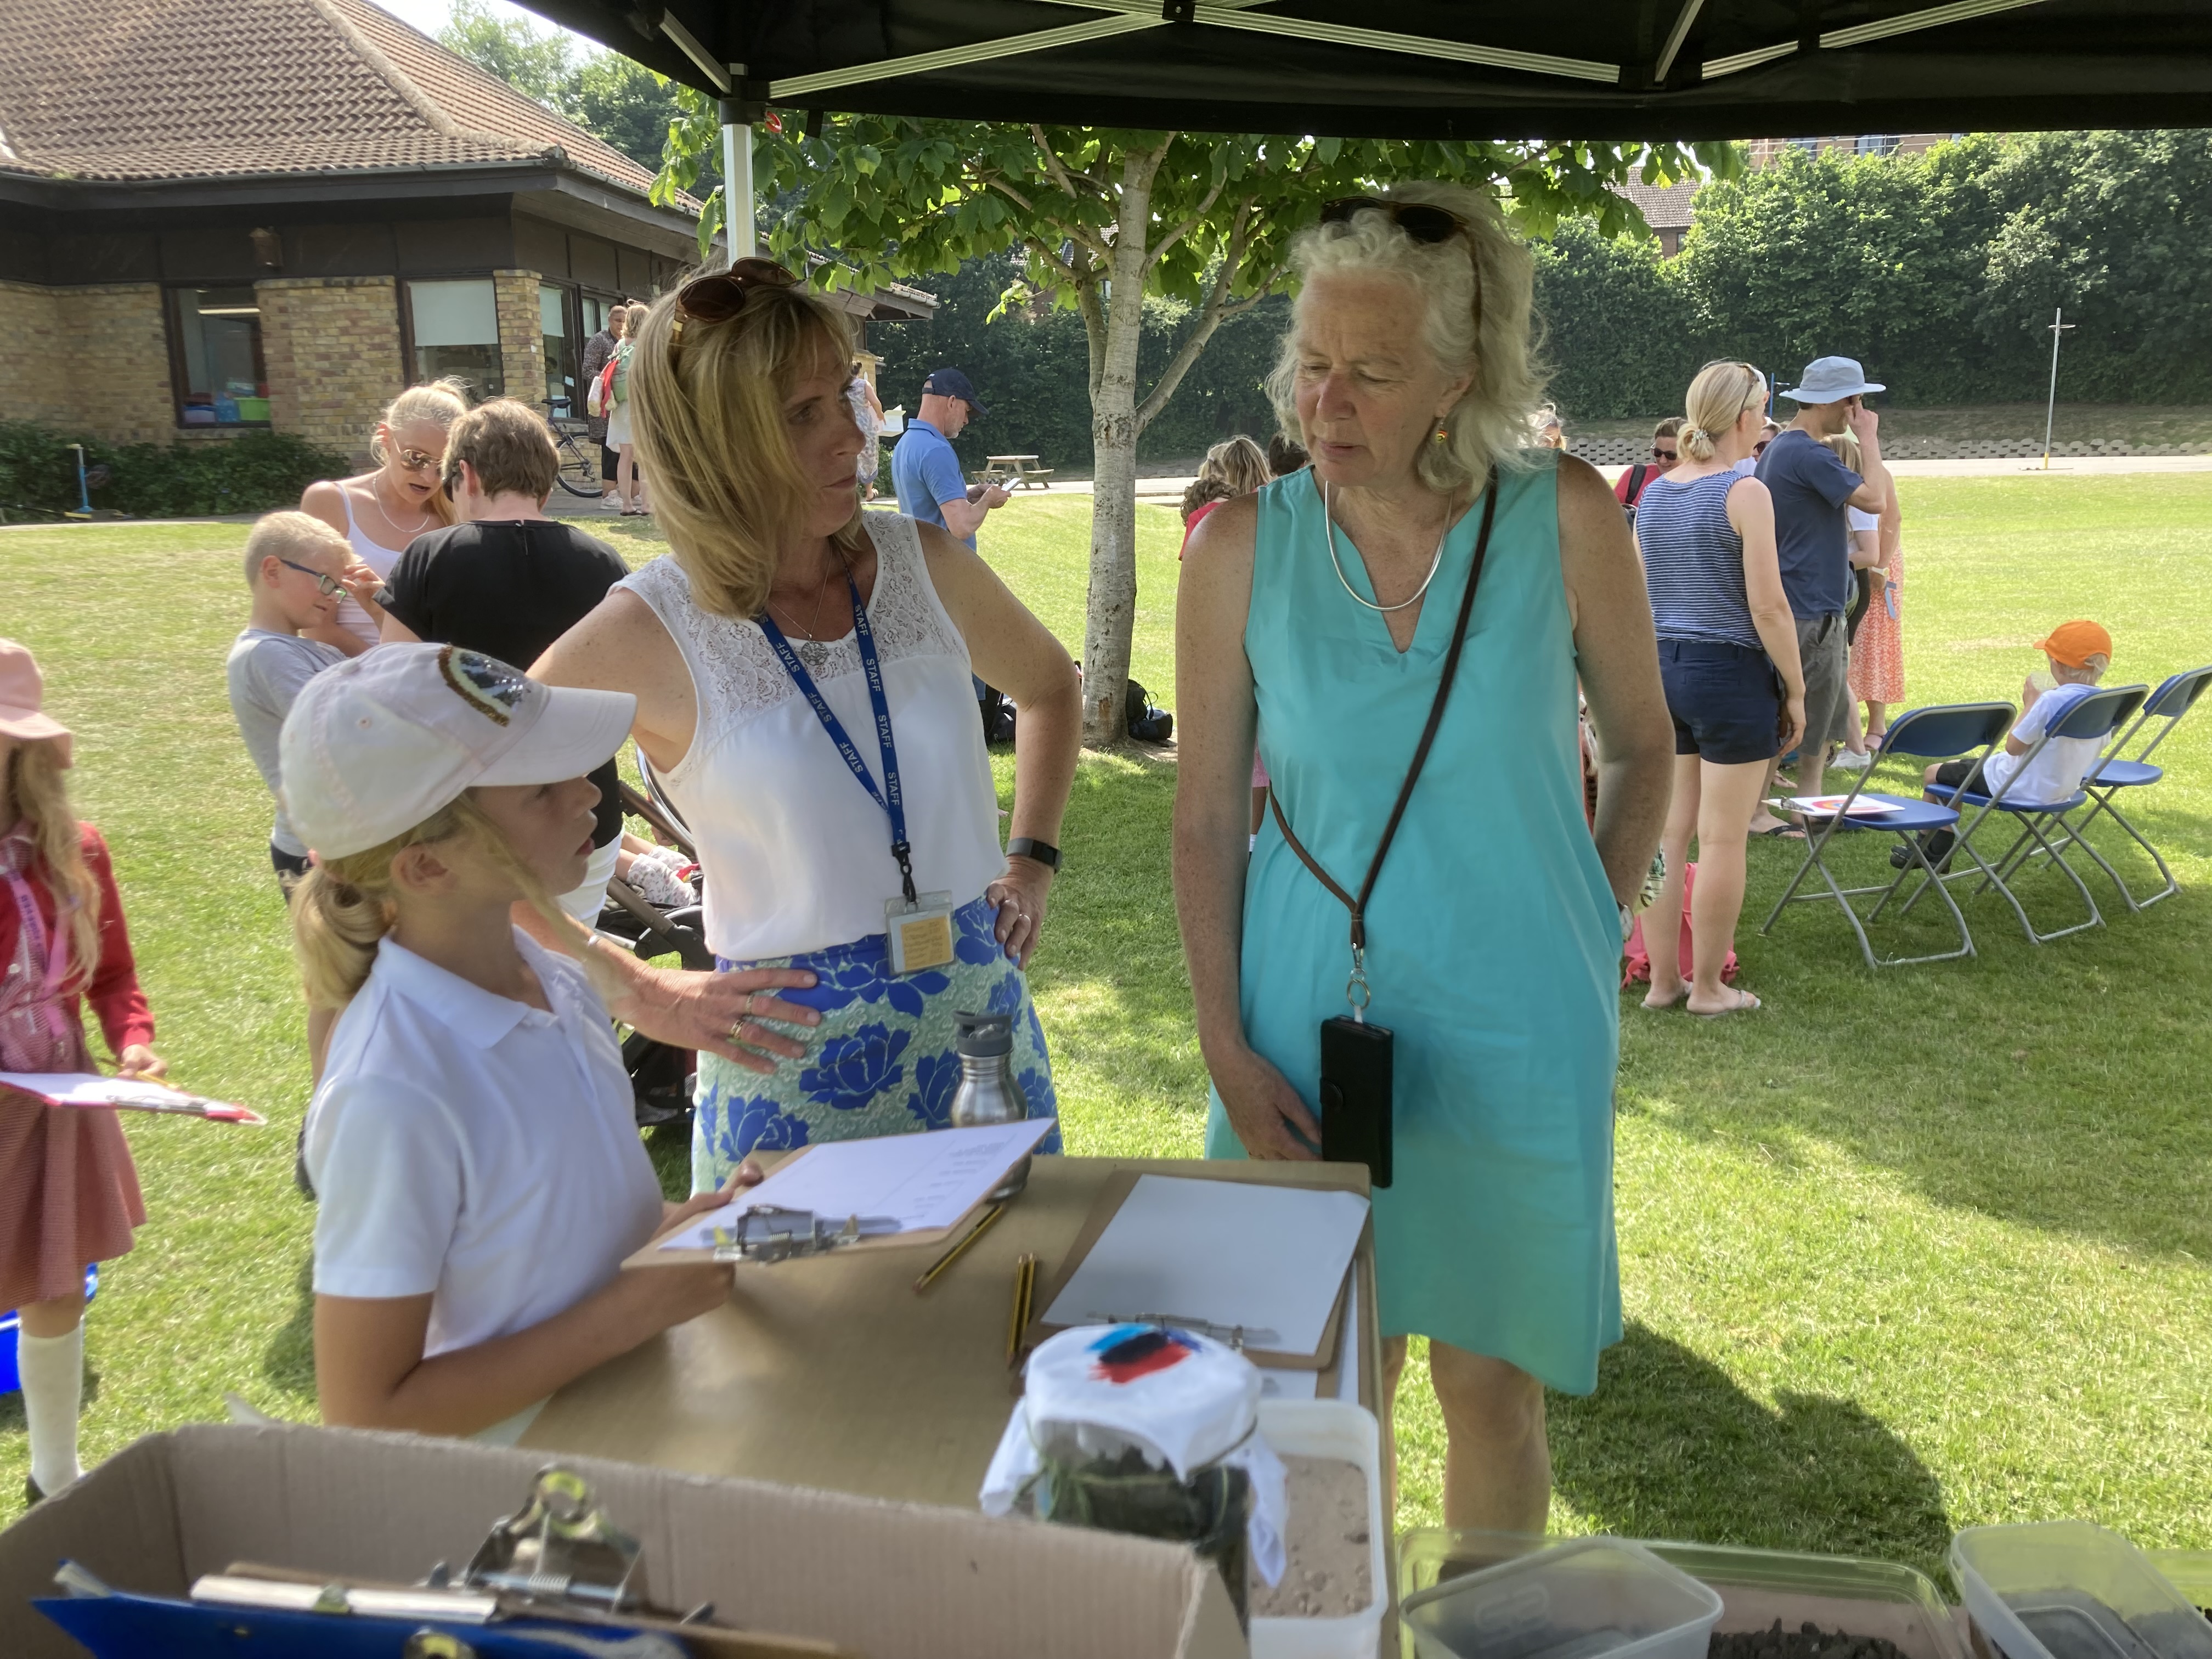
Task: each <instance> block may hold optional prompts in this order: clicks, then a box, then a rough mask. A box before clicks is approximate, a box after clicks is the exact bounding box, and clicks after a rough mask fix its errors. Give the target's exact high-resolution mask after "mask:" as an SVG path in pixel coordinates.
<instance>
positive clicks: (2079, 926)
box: [1990, 814, 2105, 945]
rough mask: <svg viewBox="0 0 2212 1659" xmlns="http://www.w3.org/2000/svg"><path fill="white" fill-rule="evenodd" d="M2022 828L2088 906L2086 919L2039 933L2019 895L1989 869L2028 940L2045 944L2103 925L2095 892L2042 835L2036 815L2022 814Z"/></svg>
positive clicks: (2102, 916) (2101, 913)
mask: <svg viewBox="0 0 2212 1659" xmlns="http://www.w3.org/2000/svg"><path fill="white" fill-rule="evenodd" d="M2044 816H2045V817H2048V816H2049V815H2048V814H2045V815H2044ZM2021 832H2022V833H2023V834H2025V835H2027V836H2032V837H2033V839H2034V841H2035V842H2036V844H2037V845H2038V846H2039V847H2040V848H2042V849H2043V850H2044V851H2045V853H2048V854H2050V855H2051V863H2052V865H2054V866H2056V867H2057V868H2058V869H2060V870H2063V871H2064V872H2066V879H2067V880H2069V881H2070V882H2072V883H2073V884H2074V890H2075V892H2076V893H2078V894H2080V895H2081V902H2082V903H2083V904H2084V905H2085V906H2087V908H2088V912H2089V917H2088V920H2087V921H2077V922H2075V924H2074V925H2073V926H2072V927H2060V928H2057V929H2056V930H2054V931H2053V932H2051V933H2038V932H2037V931H2036V930H2035V925H2034V924H2033V922H2031V921H2028V919H2027V910H2026V909H2024V908H2022V907H2021V902H2020V900H2019V898H2018V897H2017V896H2015V894H2014V892H2013V890H2012V889H2011V887H2010V886H2008V885H2007V884H2005V883H2004V882H2003V881H2002V879H1998V878H1997V877H1996V872H1995V871H1994V870H1992V871H1990V878H1991V879H1993V880H1996V884H1997V890H1999V891H2000V892H2002V894H2003V895H2004V896H2006V897H2007V898H2008V899H2010V900H2011V901H2012V908H2013V912H2014V914H2015V915H2017V916H2019V918H2020V925H2021V927H2022V928H2023V929H2024V930H2025V931H2026V932H2027V940H2028V943H2029V944H2031V945H2048V944H2049V943H2050V942H2051V940H2053V939H2064V938H2065V937H2066V936H2067V935H2068V934H2069V933H2084V932H2086V931H2087V930H2088V929H2089V928H2092V927H2103V926H2104V925H2105V917H2104V914H2103V912H2101V911H2100V910H2099V909H2098V908H2097V900H2096V896H2095V895H2093V894H2092V893H2091V892H2090V891H2089V884H2087V882H2085V881H2083V880H2082V879H2081V872H2079V871H2077V870H2075V867H2074V866H2072V865H2070V864H2069V863H2067V861H2066V860H2064V859H2063V857H2061V856H2060V855H2059V853H2058V850H2057V848H2054V847H2052V846H2051V843H2050V842H2049V841H2048V840H2046V839H2045V836H2044V834H2043V830H2042V828H2041V826H2040V824H2039V823H2038V821H2037V819H2036V818H2035V817H2023V818H2022V819H2021Z"/></svg>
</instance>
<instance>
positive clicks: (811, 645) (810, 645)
mask: <svg viewBox="0 0 2212 1659" xmlns="http://www.w3.org/2000/svg"><path fill="white" fill-rule="evenodd" d="M837 556H838V557H839V558H840V559H841V560H842V559H844V557H845V556H844V553H843V550H842V549H841V550H839V552H838V555H837ZM833 574H834V573H833ZM844 574H846V575H847V576H848V577H850V576H851V575H852V574H853V567H852V563H851V562H850V561H849V560H847V561H846V562H845V571H844ZM828 598H829V576H828V575H824V576H823V578H822V584H821V586H818V587H817V588H816V589H815V590H814V616H813V617H812V619H811V621H809V622H808V623H807V624H806V626H805V628H804V629H800V630H799V631H800V632H802V633H803V634H804V635H805V639H803V640H802V641H800V642H799V661H801V662H803V663H805V665H807V667H809V668H810V669H818V668H820V667H821V666H822V665H823V663H825V662H827V661H829V647H828V646H827V645H825V644H823V642H822V641H821V640H820V639H818V638H817V637H816V636H817V635H818V634H819V633H820V632H821V629H822V605H823V601H824V600H826V599H828ZM768 608H769V610H771V611H783V607H782V606H781V605H778V604H777V603H776V602H775V600H774V599H770V600H769V601H768ZM783 614H784V616H785V617H786V619H787V620H788V621H789V622H790V623H791V625H792V626H793V628H795V629H796V628H798V627H799V618H798V617H796V616H794V615H793V614H792V613H791V612H790V611H784V612H783Z"/></svg>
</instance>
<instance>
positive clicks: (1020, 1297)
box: [1006, 1255, 1037, 1370]
mask: <svg viewBox="0 0 2212 1659" xmlns="http://www.w3.org/2000/svg"><path fill="white" fill-rule="evenodd" d="M1036 1266H1037V1260H1036V1257H1035V1256H1033V1255H1024V1257H1023V1258H1022V1259H1021V1260H1020V1261H1017V1262H1016V1263H1014V1306H1013V1311H1012V1315H1011V1316H1010V1317H1009V1319H1008V1321H1007V1325H1006V1365H1007V1368H1008V1369H1009V1370H1011V1369H1012V1366H1013V1364H1014V1362H1015V1361H1016V1360H1017V1359H1018V1358H1020V1357H1021V1352H1022V1333H1023V1332H1024V1331H1026V1330H1027V1329H1029V1327H1030V1307H1031V1305H1032V1304H1033V1303H1034V1301H1035V1299H1036Z"/></svg>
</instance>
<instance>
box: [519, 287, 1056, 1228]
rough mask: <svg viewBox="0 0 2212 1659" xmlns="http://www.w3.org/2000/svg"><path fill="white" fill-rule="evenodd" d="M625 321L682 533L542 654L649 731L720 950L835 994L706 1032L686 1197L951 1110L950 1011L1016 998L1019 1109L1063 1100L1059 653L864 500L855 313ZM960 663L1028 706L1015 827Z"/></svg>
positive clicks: (969, 566)
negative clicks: (1057, 904)
mask: <svg viewBox="0 0 2212 1659" xmlns="http://www.w3.org/2000/svg"><path fill="white" fill-rule="evenodd" d="M634 338H635V341H636V349H635V355H634V356H633V357H632V359H631V366H630V386H631V395H632V408H633V409H634V410H635V419H636V428H637V440H636V441H637V443H638V447H639V448H640V450H641V452H642V453H643V455H644V459H645V464H646V470H647V472H648V473H650V475H651V476H652V477H653V490H654V495H655V500H656V503H657V506H656V511H657V512H658V513H659V518H660V523H661V525H662V526H663V527H664V528H665V530H666V531H667V532H668V539H669V543H670V545H671V548H672V550H673V556H672V557H670V558H665V559H663V560H660V561H659V562H656V563H653V564H651V565H648V566H647V567H646V568H644V569H642V570H641V571H640V572H639V573H638V574H636V575H635V576H633V577H631V578H630V579H629V580H628V581H625V582H623V583H621V584H620V585H618V586H617V588H616V590H615V591H614V592H611V593H610V594H609V595H608V597H607V599H606V601H605V604H603V605H600V606H599V609H598V610H596V611H593V612H592V614H591V615H590V616H589V617H586V618H585V619H584V620H583V621H582V622H581V623H578V624H577V626H576V627H575V628H574V629H571V630H570V631H569V632H568V634H567V635H564V636H563V637H562V639H561V640H560V641H557V642H556V644H555V645H554V646H553V647H552V648H551V649H550V651H549V652H547V653H546V654H545V655H544V657H543V658H541V659H539V661H538V665H537V666H536V669H535V673H536V674H537V676H538V678H543V679H545V680H547V681H549V682H550V683H551V684H566V685H585V686H599V687H603V688H605V689H608V690H623V691H628V692H630V693H632V694H633V695H634V696H636V697H637V699H638V710H637V724H636V726H635V727H634V728H633V735H634V736H635V738H636V739H637V743H638V746H639V748H640V749H641V750H643V752H644V754H645V756H646V757H647V759H648V760H650V761H651V762H652V763H653V766H654V768H655V769H657V770H658V771H659V774H660V776H661V779H662V781H663V783H664V784H665V787H667V790H668V793H669V794H670V796H671V799H673V800H674V802H675V804H676V805H677V807H678V810H679V811H681V812H682V813H683V814H684V818H685V820H686V822H687V823H689V824H690V829H691V832H692V835H693V836H694V838H695V840H696V843H697V847H698V851H699V860H700V863H701V864H702V866H703V868H704V870H705V872H706V894H707V898H706V905H707V910H706V927H707V942H708V945H710V946H711V947H712V948H713V949H714V954H715V957H716V961H717V965H718V967H719V968H720V969H723V970H725V971H729V972H740V973H744V974H746V975H748V979H747V981H746V982H747V983H749V984H756V985H762V986H767V987H792V988H789V989H787V990H784V991H783V993H782V994H783V995H784V997H785V999H786V1000H787V1001H788V1002H792V1003H798V1004H800V1005H803V1006H807V1007H811V1008H812V1009H813V1010H815V1011H816V1012H817V1013H818V1014H819V1016H820V1024H818V1025H817V1026H814V1027H811V1028H808V1027H801V1026H798V1025H795V1024H788V1023H787V1022H784V1021H781V1020H778V1019H776V1018H775V1010H776V1009H777V1006H778V1005H776V1004H775V1003H774V1002H772V1001H769V1000H768V999H767V998H766V997H764V996H761V995H759V994H755V996H754V997H753V998H751V999H750V1000H749V1001H748V1004H747V1005H746V1006H745V1008H744V1014H745V1016H746V1017H747V1018H743V1019H740V1020H739V1021H738V1023H737V1024H734V1025H733V1026H732V1028H731V1030H729V1032H728V1033H727V1036H728V1039H729V1040H728V1041H726V1042H721V1043H719V1044H713V1045H710V1049H709V1051H708V1052H702V1054H701V1055H700V1065H699V1092H698V1110H697V1114H696V1120H695V1124H694V1129H693V1139H692V1184H693V1188H694V1190H695V1191H704V1190H708V1189H709V1188H714V1187H715V1186H718V1185H719V1184H720V1182H722V1180H723V1179H724V1178H725V1177H726V1175H727V1173H728V1172H729V1170H731V1169H732V1168H733V1167H734V1166H735V1165H736V1164H738V1162H740V1161H741V1160H742V1159H743V1158H744V1156H745V1155H746V1154H747V1153H748V1152H752V1151H753V1150H755V1149H756V1148H762V1149H767V1150H771V1151H773V1150H777V1149H781V1148H787V1147H793V1146H802V1145H805V1144H806V1143H808V1142H810V1141H814V1140H823V1139H850V1138H853V1137H857V1136H863V1135H883V1134H896V1133H903V1132H906V1131H910V1130H919V1129H934V1128H942V1127H945V1126H946V1124H947V1123H948V1122H949V1121H950V1120H949V1112H950V1109H951V1098H952V1093H953V1089H954V1086H955V1085H957V1081H958V1079H959V1074H960V1065H959V1060H958V1057H957V1054H955V1052H954V1048H953V1025H954V1022H953V1015H954V1013H955V1012H956V1011H959V1012H977V1013H984V1012H991V1013H1003V1014H1006V1015H1008V1016H1010V1017H1011V1019H1012V1029H1013V1054H1012V1070H1013V1073H1014V1075H1015V1076H1016V1078H1017V1079H1018V1080H1019V1081H1020V1083H1021V1085H1022V1088H1023V1091H1024V1094H1026V1095H1027V1097H1028V1098H1029V1103H1030V1114H1031V1115H1033V1116H1044V1115H1051V1114H1053V1113H1054V1110H1055V1105H1056V1103H1055V1101H1054V1093H1053V1087H1052V1073H1051V1066H1050V1061H1049V1059H1048V1055H1047V1054H1046V1051H1045V1045H1044V1033H1043V1030H1042V1028H1041V1027H1040V1025H1039V1024H1038V1022H1037V1018H1036V1011H1035V1009H1034V1008H1033V1007H1032V1006H1030V997H1029V989H1028V985H1027V981H1025V980H1024V977H1023V975H1022V972H1021V969H1022V968H1023V966H1024V964H1025V963H1027V961H1028V960H1029V956H1030V951H1032V950H1033V949H1034V948H1035V946H1036V940H1037V934H1038V929H1039V927H1040V925H1041V924H1042V921H1043V918H1044V912H1045V902H1046V896H1047V892H1048V889H1049V887H1050V884H1051V881H1052V875H1053V872H1054V868H1056V867H1057V865H1058V861H1059V854H1058V851H1057V849H1056V848H1054V846H1053V845H1052V843H1053V842H1056V841H1057V840H1058V839H1059V836H1060V813H1061V811H1062V810H1063V809H1064V807H1065V806H1066V800H1067V793H1068V788H1069V786H1070V784H1071V783H1072V781H1073V777H1074V772H1075V762H1076V757H1077V754H1078V752H1079V746H1080V741H1081V736H1080V722H1081V714H1082V704H1081V689H1080V680H1079V677H1078V676H1077V674H1076V672H1075V668H1074V665H1073V662H1071V661H1070V660H1069V658H1068V654H1067V652H1066V649H1065V648H1064V647H1061V646H1060V644H1059V642H1058V641H1055V640H1054V638H1053V637H1052V635H1050V634H1049V633H1048V632H1047V631H1046V629H1045V628H1044V626H1043V625H1042V623H1039V622H1038V621H1037V620H1036V617H1033V616H1031V615H1030V613H1029V611H1026V610H1025V609H1024V608H1023V606H1022V605H1021V603H1020V601H1018V599H1015V598H1014V597H1013V595H1012V594H1011V593H1010V592H1007V591H1006V587H1005V586H1003V585H1002V584H1001V583H1000V581H999V580H998V578H997V577H996V576H994V575H993V574H992V573H991V571H990V569H989V568H988V567H987V566H986V565H984V564H983V563H982V562H981V560H979V559H978V558H977V557H976V556H975V554H973V553H971V552H970V551H969V550H968V549H966V548H965V547H963V546H962V545H961V544H958V543H957V542H955V541H954V540H953V539H952V538H951V537H950V536H948V535H947V534H945V532H944V530H943V529H941V528H940V527H939V526H932V525H919V524H916V523H915V521H914V520H910V519H906V518H902V517H899V516H898V515H896V514H894V513H866V514H864V513H862V512H861V511H860V500H859V491H858V489H857V487H856V483H855V463H856V461H857V459H858V457H859V455H860V450H861V447H862V445H863V441H864V440H863V438H862V436H861V434H860V429H859V428H858V427H857V426H856V425H855V424H854V419H853V415H852V410H851V405H850V404H848V401H847V398H846V394H845V384H846V381H847V380H848V376H849V374H850V369H849V368H848V365H849V363H850V362H851V343H850V338H849V336H848V331H847V328H846V324H845V321H844V319H843V317H842V314H841V313H837V312H836V311H833V310H831V309H830V308H829V307H828V306H826V305H824V304H823V303H822V302H821V301H819V300H817V299H816V298H814V297H813V296H811V295H810V294H808V292H807V291H806V290H805V289H804V288H803V287H799V286H793V279H792V278H791V277H790V276H789V275H788V274H787V273H786V272H784V271H783V270H781V268H780V267H778V266H775V265H774V264H770V263H769V262H768V261H766V260H757V259H748V260H743V261H740V262H739V264H738V267H737V269H736V270H734V271H733V272H731V273H726V274H720V275H716V276H708V277H701V278H699V279H698V280H696V281H695V282H693V283H689V284H687V285H686V286H685V287H684V289H682V290H681V291H680V292H679V293H678V294H677V295H673V296H671V297H670V298H667V299H664V300H662V301H659V303H658V304H657V305H655V306H654V307H653V309H652V311H651V313H650V314H649V315H648V316H647V318H646V319H645V321H644V323H643V325H642V327H641V330H639V331H635V334H634ZM971 673H980V674H981V675H982V676H983V677H984V678H987V680H988V681H989V682H990V683H991V684H994V685H995V686H999V687H1000V688H1002V689H1003V690H1005V691H1006V693H1007V695H1009V696H1012V698H1013V700H1014V702H1015V705H1016V707H1017V708H1018V710H1019V714H1020V718H1019V723H1018V726H1017V728H1016V730H1017V733H1018V735H1017V739H1016V753H1015V785H1014V801H1013V811H1012V822H1011V824H1010V826H1009V828H1010V830H1011V834H1012V840H1011V841H1010V842H1008V845H1007V848H1006V850H1005V851H1002V850H1001V848H1000V842H999V833H998V829H999V811H998V794H997V790H996V788H995V786H994V781H993V778H992V773H991V764H990V757H989V755H988V753H987V751H986V750H985V748H984V744H983V734H982V726H981V720H980V718H979V715H978V713H977V709H976V706H975V692H974V689H973V682H972V680H971V679H970V675H971ZM885 724H887V725H888V726H889V727H890V734H891V744H890V748H891V751H892V754H893V755H895V766H896V772H895V777H896V787H895V788H894V787H892V782H891V780H892V777H893V766H892V765H890V764H887V758H889V757H887V756H886V753H885V750H884V744H883V743H882V741H881V736H880V727H881V726H883V725H885ZM833 727H834V728H835V732H834V734H833V731H832V728H833ZM893 806H896V808H897V809H898V816H897V817H896V820H895V818H894V815H893V812H892V811H891V808H892V807H893ZM895 821H896V822H899V823H902V824H903V826H904V840H903V843H902V844H898V845H895V842H896V839H897V838H896V836H895V835H894V832H893V829H892V825H893V823H894V822H895ZM1009 854H1012V856H1009ZM948 912H949V914H947V913H948ZM932 918H936V919H937V920H935V921H933V920H932ZM892 927H896V928H897V929H898V938H899V941H900V942H901V943H904V944H907V945H909V946H910V947H911V949H910V951H909V954H908V959H907V960H906V961H905V962H904V963H901V962H899V961H897V960H896V959H895V958H894V956H893V951H894V948H895V947H894V945H893V941H892V940H891V939H890V936H889V932H888V930H889V929H890V928H892ZM902 969H903V971H902ZM763 1021H767V1022H768V1024H763V1023H762V1022H763ZM771 1027H774V1029H771ZM787 1034H791V1035H787ZM793 1035H796V1036H803V1037H805V1039H806V1041H805V1042H804V1043H803V1044H802V1043H801V1042H796V1041H793ZM1042 1150H1044V1151H1048V1152H1054V1151H1058V1150H1059V1140H1058V1138H1057V1134H1056V1133H1055V1134H1054V1136H1053V1137H1051V1138H1048V1139H1047V1140H1046V1141H1045V1142H1044V1143H1043V1145H1042Z"/></svg>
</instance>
